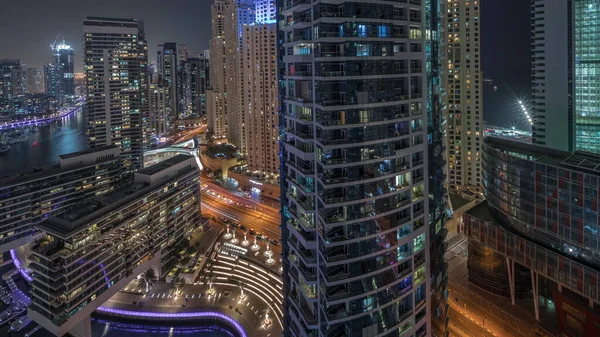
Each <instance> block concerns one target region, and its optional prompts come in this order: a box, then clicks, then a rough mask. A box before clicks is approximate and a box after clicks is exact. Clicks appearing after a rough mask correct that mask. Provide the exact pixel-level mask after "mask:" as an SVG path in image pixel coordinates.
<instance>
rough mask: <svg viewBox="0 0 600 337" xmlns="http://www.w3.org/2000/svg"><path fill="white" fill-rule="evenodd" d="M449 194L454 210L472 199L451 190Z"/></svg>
mask: <svg viewBox="0 0 600 337" xmlns="http://www.w3.org/2000/svg"><path fill="white" fill-rule="evenodd" d="M448 196H449V197H450V206H451V207H452V210H453V211H456V210H457V209H459V208H461V207H463V206H464V205H466V204H468V203H470V202H471V201H472V200H469V199H465V198H463V197H462V196H461V195H460V194H458V193H452V192H450V193H448Z"/></svg>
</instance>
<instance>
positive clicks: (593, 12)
mask: <svg viewBox="0 0 600 337" xmlns="http://www.w3.org/2000/svg"><path fill="white" fill-rule="evenodd" d="M573 6H574V15H575V20H574V30H575V31H574V39H575V41H574V47H575V50H574V55H575V123H576V130H577V131H576V138H575V141H576V147H577V150H579V151H586V152H592V153H600V98H599V96H598V95H599V93H600V44H599V43H598V41H599V39H600V31H599V30H598V25H600V4H599V3H598V1H596V0H574V1H573Z"/></svg>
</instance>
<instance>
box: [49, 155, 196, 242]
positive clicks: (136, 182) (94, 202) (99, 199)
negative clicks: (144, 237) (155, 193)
mask: <svg viewBox="0 0 600 337" xmlns="http://www.w3.org/2000/svg"><path fill="white" fill-rule="evenodd" d="M190 158H193V157H192V156H188V155H183V154H180V155H177V156H175V157H172V158H170V159H168V160H165V161H163V162H161V163H158V164H156V165H153V166H151V167H148V168H146V169H143V170H141V171H139V172H137V173H136V176H135V178H134V179H132V180H131V181H130V182H128V183H125V184H124V185H121V186H118V188H116V189H115V190H113V191H111V192H109V193H107V194H104V195H99V196H96V197H95V198H92V199H89V200H85V201H84V202H82V203H80V204H77V205H74V206H73V207H71V208H69V209H68V210H66V211H65V212H62V213H60V214H58V215H54V216H50V217H49V218H48V219H47V220H46V221H44V222H43V223H41V224H40V225H39V226H40V227H41V228H42V229H44V230H45V231H46V232H48V233H51V234H54V235H57V236H60V237H62V238H67V237H69V236H71V235H73V234H75V233H77V232H78V231H80V230H84V229H85V228H86V225H88V224H90V223H92V222H93V221H94V220H95V219H98V218H100V217H102V216H104V215H106V214H109V213H111V212H113V211H115V210H117V209H119V208H121V207H123V206H125V205H127V204H128V203H130V202H133V201H134V200H136V199H138V198H140V197H141V196H143V195H145V194H148V193H150V192H151V191H152V190H153V189H154V188H156V185H157V184H161V183H163V182H164V181H165V180H167V179H169V178H171V179H172V178H173V172H172V170H170V168H171V167H174V166H176V165H178V164H181V163H184V162H185V161H187V160H190ZM193 167H194V168H195V167H196V166H195V163H194V166H193ZM161 172H162V174H161V175H159V178H160V179H156V180H155V181H153V180H145V179H144V178H145V177H148V176H153V175H156V174H158V173H161ZM138 178H139V179H138Z"/></svg>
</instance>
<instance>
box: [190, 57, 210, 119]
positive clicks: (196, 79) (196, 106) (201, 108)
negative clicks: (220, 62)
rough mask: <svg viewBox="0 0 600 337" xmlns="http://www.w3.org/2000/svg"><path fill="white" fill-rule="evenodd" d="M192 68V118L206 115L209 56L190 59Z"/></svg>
mask: <svg viewBox="0 0 600 337" xmlns="http://www.w3.org/2000/svg"><path fill="white" fill-rule="evenodd" d="M188 63H189V67H190V94H191V99H192V115H191V116H190V117H191V118H200V117H202V116H205V115H206V109H207V101H206V94H207V91H208V88H209V86H210V59H209V57H208V55H199V56H198V57H191V58H189V59H188Z"/></svg>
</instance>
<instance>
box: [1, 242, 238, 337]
mask: <svg viewBox="0 0 600 337" xmlns="http://www.w3.org/2000/svg"><path fill="white" fill-rule="evenodd" d="M10 256H11V257H12V259H13V263H14V264H15V267H17V270H19V272H20V273H21V275H23V277H24V278H25V279H26V280H27V281H29V282H31V281H33V279H32V278H31V276H29V275H28V274H27V271H26V270H25V269H23V268H21V261H19V259H18V258H17V254H16V252H15V250H14V249H11V250H10ZM105 278H107V277H106V276H105ZM96 310H98V311H101V312H108V313H113V314H117V315H123V316H132V317H160V318H207V317H208V318H219V319H222V320H224V321H226V322H228V323H230V324H231V325H232V326H233V327H234V328H235V329H236V330H237V332H238V333H239V334H240V336H241V337H248V336H247V335H246V332H245V331H244V328H242V326H241V325H240V324H239V323H238V322H236V321H235V320H234V319H233V318H231V317H229V316H227V315H225V314H222V313H220V312H206V311H200V312H148V311H130V310H120V309H113V308H106V307H98V309H96Z"/></svg>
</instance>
